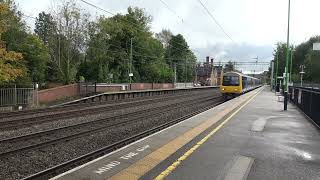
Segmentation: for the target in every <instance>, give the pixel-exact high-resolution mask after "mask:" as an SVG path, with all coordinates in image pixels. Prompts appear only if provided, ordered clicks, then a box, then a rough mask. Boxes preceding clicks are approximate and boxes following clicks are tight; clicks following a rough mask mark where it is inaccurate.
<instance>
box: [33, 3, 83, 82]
mask: <svg viewBox="0 0 320 180" xmlns="http://www.w3.org/2000/svg"><path fill="white" fill-rule="evenodd" d="M53 17H54V20H55V22H56V23H57V35H56V36H55V38H53V39H52V44H51V45H50V46H51V48H50V49H51V50H50V51H51V54H52V55H53V56H52V57H51V65H52V66H53V67H52V69H53V70H54V71H55V72H56V73H57V76H58V79H59V80H60V81H61V82H63V83H64V84H69V83H72V82H74V81H75V80H76V74H77V70H78V66H79V65H80V63H81V59H82V57H83V54H82V53H81V52H84V51H85V50H86V44H85V33H86V27H87V23H88V18H89V17H88V15H87V14H85V13H82V12H81V10H80V8H78V6H77V5H76V3H75V2H74V1H68V2H65V3H64V4H62V6H61V7H60V8H59V9H58V13H57V14H55V15H54V16H53ZM39 19H40V17H39ZM49 19H50V18H49ZM40 24H41V23H40ZM39 32H41V31H39Z"/></svg>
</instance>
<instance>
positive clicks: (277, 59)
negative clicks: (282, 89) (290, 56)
mask: <svg viewBox="0 0 320 180" xmlns="http://www.w3.org/2000/svg"><path fill="white" fill-rule="evenodd" d="M275 45H276V46H277V50H276V62H275V63H276V70H275V71H276V74H275V85H274V92H275V93H276V94H277V87H278V65H279V55H278V44H275Z"/></svg>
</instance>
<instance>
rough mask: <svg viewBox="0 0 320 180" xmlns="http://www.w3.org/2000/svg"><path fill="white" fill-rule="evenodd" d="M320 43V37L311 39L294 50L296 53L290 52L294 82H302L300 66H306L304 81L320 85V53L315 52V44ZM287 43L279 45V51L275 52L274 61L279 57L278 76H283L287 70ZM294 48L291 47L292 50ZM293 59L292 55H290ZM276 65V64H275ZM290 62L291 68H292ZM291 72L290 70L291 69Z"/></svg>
mask: <svg viewBox="0 0 320 180" xmlns="http://www.w3.org/2000/svg"><path fill="white" fill-rule="evenodd" d="M315 42H320V36H315V37H311V38H310V39H309V40H308V41H306V42H303V43H301V44H299V45H298V46H296V47H295V48H294V50H295V51H293V52H290V53H293V54H292V81H293V82H300V74H299V72H300V71H301V69H300V65H305V66H306V69H305V72H306V74H305V75H304V81H307V82H312V83H320V74H319V72H320V61H319V59H320V57H319V54H320V52H318V51H313V50H312V47H313V43H315ZM286 47H287V44H286V43H278V44H277V49H276V50H275V52H274V59H275V60H276V58H277V56H278V63H279V64H278V66H279V67H278V76H282V75H283V73H284V70H285V65H286V64H285V62H286V49H287V48H286ZM292 48H293V47H292V46H291V47H290V49H292ZM289 57H291V54H289ZM275 65H276V64H275ZM290 66H291V65H290V60H289V67H290ZM289 70H290V69H289Z"/></svg>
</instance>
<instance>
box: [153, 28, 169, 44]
mask: <svg viewBox="0 0 320 180" xmlns="http://www.w3.org/2000/svg"><path fill="white" fill-rule="evenodd" d="M172 36H173V34H172V32H171V31H170V30H169V29H162V31H161V32H159V33H157V34H156V38H157V39H158V40H159V41H160V42H161V43H162V44H163V47H164V48H168V46H169V42H170V40H171V38H172Z"/></svg>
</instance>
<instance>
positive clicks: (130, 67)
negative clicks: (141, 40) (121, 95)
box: [129, 38, 133, 90]
mask: <svg viewBox="0 0 320 180" xmlns="http://www.w3.org/2000/svg"><path fill="white" fill-rule="evenodd" d="M132 76H133V74H132V38H131V39H130V63H129V83H130V90H131V81H132V79H131V77H132Z"/></svg>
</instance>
